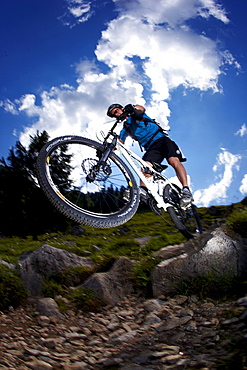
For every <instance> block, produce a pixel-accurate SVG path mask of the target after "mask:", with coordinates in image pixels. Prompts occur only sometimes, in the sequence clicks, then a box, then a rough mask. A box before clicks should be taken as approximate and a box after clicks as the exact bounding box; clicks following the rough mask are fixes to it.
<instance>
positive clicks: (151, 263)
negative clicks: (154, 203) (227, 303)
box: [0, 202, 247, 297]
mask: <svg viewBox="0 0 247 370" xmlns="http://www.w3.org/2000/svg"><path fill="white" fill-rule="evenodd" d="M198 213H199V214H200V217H201V222H202V225H203V229H204V230H206V229H208V228H209V227H210V226H211V225H214V224H216V223H217V224H218V223H219V222H220V223H222V224H225V229H226V231H227V232H228V233H230V234H232V233H233V232H237V233H238V234H240V235H242V236H246V230H247V207H246V205H245V203H243V202H242V203H237V204H233V205H231V206H217V207H210V208H198ZM165 219H166V220H167V222H166V221H164V220H162V219H161V218H160V217H158V216H156V215H154V214H153V213H152V212H151V211H149V210H139V211H138V212H137V213H136V215H135V216H134V217H133V218H132V219H131V220H130V221H129V222H127V223H126V224H124V225H122V226H119V227H115V228H109V229H97V228H90V227H87V226H83V228H84V229H85V233H84V234H83V235H80V236H74V235H71V234H61V233H50V234H44V235H39V236H38V237H37V238H36V239H35V240H33V238H32V237H31V236H27V237H26V238H19V237H15V236H13V237H12V238H1V239H0V258H2V259H3V260H5V261H7V262H9V263H12V264H16V263H17V261H18V259H19V257H20V256H21V255H22V254H23V253H24V252H26V251H30V252H32V251H35V250H36V249H38V248H39V247H41V246H42V245H44V244H49V245H50V246H52V247H55V248H60V249H64V250H66V251H69V252H74V253H75V254H77V255H79V256H84V257H90V258H92V260H93V261H94V262H95V264H96V268H97V271H107V270H108V269H109V268H110V267H111V266H112V264H113V262H114V261H115V260H116V259H117V258H118V257H119V256H126V257H128V258H130V259H132V260H134V261H135V268H134V271H133V276H132V278H131V279H132V280H133V281H134V282H135V285H136V287H137V288H140V289H143V290H145V289H146V290H148V287H149V285H150V275H151V272H152V270H153V268H154V267H155V264H156V261H155V259H153V252H155V251H157V250H159V249H161V248H163V247H165V246H167V245H174V244H181V243H183V242H185V241H186V239H185V238H184V237H183V236H182V235H181V233H180V232H179V231H178V230H177V229H176V228H175V226H173V225H172V222H171V220H170V218H169V215H168V214H165ZM143 236H148V237H149V239H148V242H147V243H146V244H145V243H143V244H140V242H138V240H137V238H139V237H143ZM88 274H89V272H88V271H81V270H80V268H78V269H68V270H66V271H63V274H61V275H60V276H59V274H58V275H57V276H56V277H54V276H53V277H50V278H49V279H48V280H47V281H46V282H45V284H44V293H45V295H46V296H51V297H55V296H56V295H59V294H65V292H66V289H67V287H68V286H69V285H70V286H77V285H79V284H80V283H81V282H82V281H83V280H85V278H86V277H88ZM12 278H13V283H14V284H15V283H16V280H15V276H14V275H12ZM209 280H210V279H208V280H207V281H205V280H203V279H201V281H192V282H190V283H188V282H181V284H180V288H179V289H181V291H183V294H188V295H189V294H197V293H198V294H199V295H204V294H205V295H207V294H209V293H208V292H209V291H210V290H212V289H211V288H210V286H211V287H212V288H213V287H214V286H218V284H219V282H217V281H214V280H213V278H212V277H211V281H209ZM228 283H229V284H228ZM189 284H190V285H189ZM231 284H233V282H227V281H225V282H224V287H223V286H222V289H223V291H224V288H225V287H226V286H228V285H231ZM222 289H221V287H220V286H218V288H217V289H216V291H217V292H219V291H222ZM217 292H216V295H217ZM180 293H181V292H180ZM211 293H212V292H211ZM181 294H182V293H181ZM212 294H213V293H212ZM225 294H227V292H225Z"/></svg>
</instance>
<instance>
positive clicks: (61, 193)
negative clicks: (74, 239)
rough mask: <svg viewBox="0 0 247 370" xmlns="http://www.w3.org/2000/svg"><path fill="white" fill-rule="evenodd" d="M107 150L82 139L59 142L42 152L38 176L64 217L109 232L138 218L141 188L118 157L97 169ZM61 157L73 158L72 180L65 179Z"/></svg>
mask: <svg viewBox="0 0 247 370" xmlns="http://www.w3.org/2000/svg"><path fill="white" fill-rule="evenodd" d="M103 149H104V147H103V145H102V144H100V143H98V142H96V141H93V140H90V139H87V138H82V137H79V136H63V137H60V138H56V139H54V140H52V141H50V142H49V143H47V144H46V145H45V146H44V147H43V148H42V150H41V152H40V154H39V156H38V160H37V174H38V180H39V184H40V186H41V188H42V189H43V191H44V192H45V194H46V195H47V197H48V198H49V200H50V201H51V202H52V203H53V205H54V206H55V207H56V208H57V209H58V210H59V211H60V212H61V213H63V214H64V215H65V216H67V217H68V218H70V219H72V220H74V221H76V222H78V223H81V224H84V225H88V226H93V227H100V228H108V227H114V226H118V225H122V224H123V223H125V222H127V221H128V220H129V219H131V218H132V217H133V216H134V214H135V212H136V211H137V208H138V205H139V188H138V187H137V184H136V181H135V178H134V176H133V175H132V173H131V172H130V170H129V169H128V167H127V166H126V164H125V163H124V162H123V161H122V160H121V159H120V158H119V157H118V156H117V155H116V154H115V153H112V154H111V155H110V157H109V159H108V160H107V162H106V163H104V164H103V165H102V166H101V167H100V169H98V168H97V164H98V161H99V159H100V158H101V155H102V152H103ZM61 153H66V154H68V157H69V158H70V160H69V162H70V163H69V165H70V171H69V174H68V176H63V172H64V166H63V162H61V161H59V158H60V157H59V155H60V154H61ZM126 192H127V193H128V197H127V199H126V196H124V194H126Z"/></svg>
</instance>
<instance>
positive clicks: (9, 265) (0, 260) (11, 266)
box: [0, 258, 15, 270]
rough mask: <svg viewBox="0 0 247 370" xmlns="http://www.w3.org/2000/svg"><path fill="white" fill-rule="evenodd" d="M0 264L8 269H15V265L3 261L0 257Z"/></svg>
mask: <svg viewBox="0 0 247 370" xmlns="http://www.w3.org/2000/svg"><path fill="white" fill-rule="evenodd" d="M0 265H3V266H6V267H8V268H9V269H10V270H14V269H15V265H13V264H12V263H9V262H6V261H4V260H3V259H2V258H0Z"/></svg>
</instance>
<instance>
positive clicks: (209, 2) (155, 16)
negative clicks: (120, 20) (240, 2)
mask: <svg viewBox="0 0 247 370" xmlns="http://www.w3.org/2000/svg"><path fill="white" fill-rule="evenodd" d="M113 1H114V2H115V3H116V5H117V6H118V7H119V10H120V11H121V12H124V13H125V14H129V15H132V16H134V17H135V18H139V19H147V20H148V21H149V22H152V23H155V24H160V23H167V24H169V26H170V27H176V26H177V25H181V24H183V23H184V21H186V20H188V19H190V18H195V17H197V16H198V15H200V16H201V17H203V18H208V17H210V16H213V17H215V18H216V19H219V20H220V21H222V22H224V23H228V22H229V20H228V18H227V16H226V13H225V10H224V9H223V8H222V7H221V6H220V5H218V4H217V3H216V2H215V1H214V0H165V1H164V0H163V1H150V0H139V1H138V2H137V1H133V0H132V1H131V0H129V1H126V0H113Z"/></svg>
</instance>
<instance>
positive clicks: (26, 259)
mask: <svg viewBox="0 0 247 370" xmlns="http://www.w3.org/2000/svg"><path fill="white" fill-rule="evenodd" d="M18 266H19V272H20V275H21V278H22V280H23V282H24V285H25V287H26V288H27V290H28V292H29V295H30V296H39V295H40V294H41V290H42V286H43V282H44V281H45V279H46V278H47V277H49V276H52V275H56V274H58V273H61V272H62V271H63V270H65V269H66V268H69V267H77V266H83V267H85V268H88V269H89V270H91V271H93V270H94V269H95V265H94V263H93V261H92V259H91V258H85V257H80V256H77V255H76V254H75V253H71V252H67V251H65V250H62V249H59V248H54V247H51V246H50V245H48V244H44V245H43V246H42V247H40V248H38V249H37V250H36V251H34V252H32V253H29V254H28V253H25V254H24V255H23V256H21V257H20V259H19V263H18Z"/></svg>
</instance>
